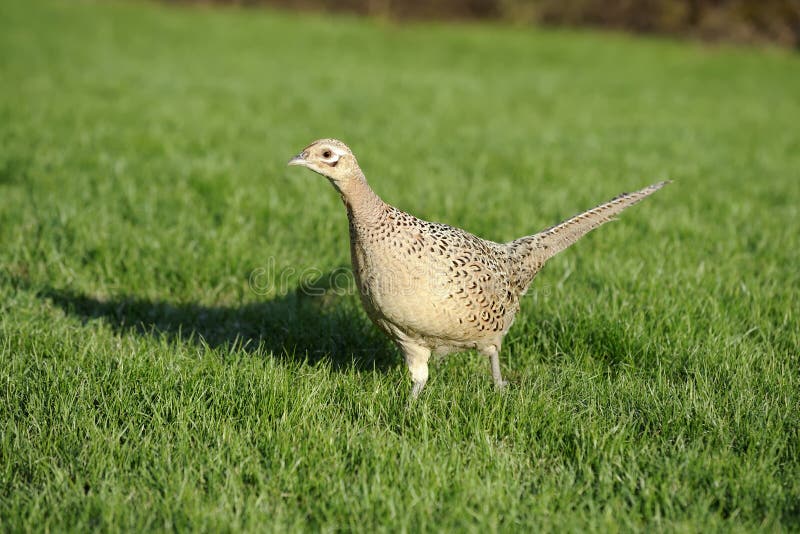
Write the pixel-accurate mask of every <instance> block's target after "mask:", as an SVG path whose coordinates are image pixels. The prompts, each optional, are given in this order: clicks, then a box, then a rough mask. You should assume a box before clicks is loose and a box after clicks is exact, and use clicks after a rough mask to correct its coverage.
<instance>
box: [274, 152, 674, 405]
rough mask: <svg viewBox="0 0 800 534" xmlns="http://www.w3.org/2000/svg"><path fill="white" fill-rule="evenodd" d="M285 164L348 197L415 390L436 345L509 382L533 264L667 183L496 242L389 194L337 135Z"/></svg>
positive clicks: (375, 293)
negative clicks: (503, 360) (506, 341)
mask: <svg viewBox="0 0 800 534" xmlns="http://www.w3.org/2000/svg"><path fill="white" fill-rule="evenodd" d="M289 165H301V166H304V167H308V168H309V169H311V170H312V171H314V172H317V173H319V174H321V175H323V176H325V177H326V178H328V180H330V182H331V184H333V186H334V187H335V188H336V190H337V191H339V194H340V195H341V196H342V200H343V201H344V205H345V208H346V209H347V218H348V220H349V221H350V253H351V257H352V262H353V273H354V276H355V279H356V284H357V286H358V288H359V293H360V295H361V301H362V303H363V305H364V309H365V310H366V312H367V315H369V317H370V319H372V321H373V322H374V323H375V324H376V325H377V326H378V327H379V328H380V329H381V330H383V331H384V332H385V333H386V334H387V335H388V336H389V337H390V338H391V339H392V340H393V341H394V342H395V343H397V345H398V346H399V347H400V350H401V351H402V352H403V355H404V357H405V361H406V364H407V365H408V369H409V371H410V372H411V379H412V381H413V384H414V385H413V388H412V390H411V395H412V397H417V396H419V394H420V392H421V391H422V388H423V387H425V382H427V380H428V359H429V357H430V355H431V353H434V354H442V355H444V354H449V353H451V352H455V351H458V350H464V349H476V350H478V351H479V352H480V353H481V354H483V355H485V356H487V357H488V358H489V360H490V362H491V367H492V376H493V377H494V382H495V384H496V386H497V387H498V388H502V387H503V386H505V384H506V382H505V381H504V380H503V378H502V375H501V373H500V359H499V353H500V347H501V346H502V344H503V337H504V336H505V335H506V333H507V332H508V329H509V328H511V324H512V323H513V322H514V316H515V315H516V314H517V311H519V301H520V296H522V295H523V294H525V291H527V289H528V286H529V285H530V283H531V281H532V280H533V277H534V276H536V273H538V272H539V270H540V269H541V268H542V266H543V265H544V263H545V262H546V261H547V260H548V259H550V258H551V257H553V256H554V255H555V254H557V253H558V252H560V251H562V250H564V249H565V248H567V247H568V246H570V245H572V244H573V243H575V242H576V241H577V240H578V239H579V238H581V237H582V236H583V235H585V234H586V233H587V232H589V231H590V230H593V229H594V228H597V227H598V226H600V225H601V224H603V223H605V222H608V221H610V220H612V219H613V218H614V216H615V215H617V214H619V213H620V212H621V211H622V210H624V209H625V208H627V207H628V206H631V205H633V204H635V203H637V202H639V201H640V200H642V199H643V198H645V197H646V196H648V195H650V194H652V193H654V192H655V191H657V190H659V189H661V187H663V186H664V185H665V184H666V183H667V182H661V183H658V184H655V185H651V186H650V187H647V188H645V189H642V190H641V191H637V192H635V193H625V194H622V195H620V196H618V197H616V198H615V199H613V200H611V201H609V202H606V203H605V204H601V205H600V206H597V207H596V208H593V209H591V210H589V211H586V212H584V213H581V214H580V215H577V216H575V217H572V218H571V219H568V220H566V221H565V222H563V223H561V224H558V225H556V226H553V227H552V228H549V229H547V230H545V231H543V232H540V233H538V234H534V235H530V236H527V237H522V238H520V239H517V240H515V241H511V242H510V243H495V242H493V241H488V240H485V239H481V238H480V237H477V236H475V235H473V234H470V233H469V232H466V231H465V230H461V229H460V228H454V227H452V226H448V225H446V224H441V223H433V222H428V221H423V220H421V219H418V218H416V217H414V216H413V215H409V214H408V213H405V212H403V211H400V210H399V209H397V208H395V207H393V206H390V205H389V204H387V203H385V202H384V201H383V200H381V199H380V197H378V195H377V194H375V192H374V191H373V190H372V189H371V188H370V186H369V185H368V184H367V181H366V178H365V177H364V173H363V172H362V171H361V168H360V167H359V166H358V162H357V161H356V158H355V156H353V153H352V152H351V151H350V149H349V148H348V147H347V145H345V144H344V143H342V142H341V141H337V140H335V139H320V140H318V141H314V142H313V143H311V144H310V145H309V146H307V147H306V148H305V149H303V151H302V152H301V153H300V154H299V155H297V156H296V157H294V158H292V159H291V160H290V161H289Z"/></svg>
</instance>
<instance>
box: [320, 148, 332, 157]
mask: <svg viewBox="0 0 800 534" xmlns="http://www.w3.org/2000/svg"><path fill="white" fill-rule="evenodd" d="M322 157H323V158H325V159H328V158H329V157H331V151H330V150H326V151H325V152H323V153H322Z"/></svg>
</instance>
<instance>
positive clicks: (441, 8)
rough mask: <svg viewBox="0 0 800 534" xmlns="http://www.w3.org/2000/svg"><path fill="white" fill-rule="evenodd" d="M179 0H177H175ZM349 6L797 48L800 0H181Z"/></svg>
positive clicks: (392, 14)
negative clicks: (611, 29) (590, 27)
mask: <svg viewBox="0 0 800 534" xmlns="http://www.w3.org/2000/svg"><path fill="white" fill-rule="evenodd" d="M171 1H176V0H171ZM177 1H189V2H191V1H201V2H203V3H225V4H238V5H248V6H252V5H273V6H280V7H285V8H299V9H307V10H325V11H347V12H353V13H360V14H365V15H370V16H376V17H381V18H388V19H397V20H405V19H461V20H464V19H467V20H468V19H492V20H505V21H510V22H513V23H517V24H547V25H559V26H596V27H605V28H614V29H624V30H630V31H635V32H649V33H661V34H670V35H688V36H692V37H696V38H701V39H706V40H712V41H732V42H737V43H766V42H772V43H777V44H780V45H783V46H788V47H792V48H795V49H800V0H177Z"/></svg>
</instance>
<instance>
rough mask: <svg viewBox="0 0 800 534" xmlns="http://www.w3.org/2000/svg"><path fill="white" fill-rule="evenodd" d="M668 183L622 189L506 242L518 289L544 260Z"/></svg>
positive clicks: (522, 289)
mask: <svg viewBox="0 0 800 534" xmlns="http://www.w3.org/2000/svg"><path fill="white" fill-rule="evenodd" d="M668 183H670V182H668V181H665V182H659V183H657V184H653V185H651V186H649V187H645V188H644V189H642V190H640V191H636V192H635V193H623V194H621V195H619V196H618V197H616V198H614V199H612V200H610V201H608V202H606V203H605V204H600V205H599V206H597V207H596V208H592V209H590V210H589V211H585V212H583V213H581V214H580V215H576V216H574V217H572V218H570V219H567V220H566V221H564V222H562V223H560V224H557V225H555V226H552V227H550V228H548V229H547V230H544V231H543V232H539V233H538V234H535V235H531V236H527V237H523V238H520V239H517V240H516V241H512V242H511V243H509V244H508V246H509V251H510V253H511V257H512V261H516V262H518V266H519V272H518V277H519V280H518V285H519V286H520V289H521V291H522V292H524V291H525V289H527V286H528V284H530V282H531V280H532V279H533V277H534V276H535V275H536V273H537V272H538V271H539V269H541V268H542V265H544V263H545V262H546V261H547V260H549V259H550V258H552V257H553V256H555V255H556V254H558V253H559V252H561V251H562V250H564V249H565V248H567V247H569V246H570V245H572V244H573V243H575V242H576V241H578V239H580V238H581V237H583V236H584V235H586V234H587V233H589V232H591V231H592V230H594V229H595V228H597V227H598V226H601V225H603V224H605V223H607V222H608V221H612V220H614V218H615V216H616V215H619V214H620V213H621V212H622V211H623V210H624V209H625V208H628V207H630V206H633V205H634V204H636V203H637V202H639V201H641V200H642V199H644V198H645V197H647V196H649V195H652V194H653V193H655V192H656V191H658V190H659V189H661V188H662V187H664V186H665V185H667V184H668Z"/></svg>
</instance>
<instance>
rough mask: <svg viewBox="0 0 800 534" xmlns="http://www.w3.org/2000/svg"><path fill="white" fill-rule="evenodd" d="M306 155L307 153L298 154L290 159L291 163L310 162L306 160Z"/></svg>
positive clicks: (304, 163)
mask: <svg viewBox="0 0 800 534" xmlns="http://www.w3.org/2000/svg"><path fill="white" fill-rule="evenodd" d="M304 156H305V153H303V154H298V155H296V156H295V157H293V158H292V159H290V160H289V165H303V166H305V165H306V163H308V162H307V161H306V158H305V157H304Z"/></svg>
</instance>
